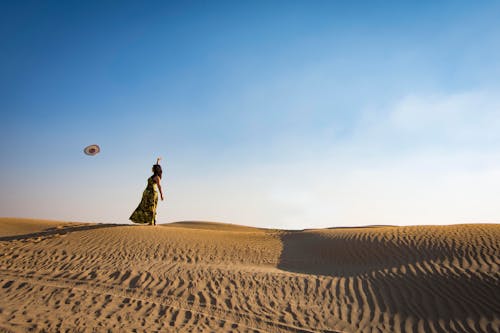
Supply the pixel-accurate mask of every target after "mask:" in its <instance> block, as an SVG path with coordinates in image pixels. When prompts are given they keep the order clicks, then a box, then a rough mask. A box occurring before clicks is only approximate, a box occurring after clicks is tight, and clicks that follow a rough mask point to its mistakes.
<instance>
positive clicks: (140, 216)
mask: <svg viewBox="0 0 500 333" xmlns="http://www.w3.org/2000/svg"><path fill="white" fill-rule="evenodd" d="M156 188H157V185H156V183H155V182H154V180H153V177H149V178H148V186H146V189H145V190H144V192H143V193H142V200H141V202H140V203H139V206H137V208H136V209H135V211H134V212H133V213H132V215H130V220H131V221H132V222H134V223H141V224H151V225H154V224H156V206H157V204H158V193H157V192H156Z"/></svg>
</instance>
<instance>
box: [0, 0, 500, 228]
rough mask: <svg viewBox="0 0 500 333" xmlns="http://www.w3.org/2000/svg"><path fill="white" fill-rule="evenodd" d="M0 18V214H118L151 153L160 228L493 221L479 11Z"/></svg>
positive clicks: (133, 8)
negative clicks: (159, 161) (159, 186)
mask: <svg viewBox="0 0 500 333" xmlns="http://www.w3.org/2000/svg"><path fill="white" fill-rule="evenodd" d="M0 9H1V10H0V22H1V23H0V38H1V40H2V43H0V45H1V46H0V51H1V52H0V110H1V112H2V120H3V121H2V125H1V132H0V135H1V144H0V152H1V154H2V162H1V165H0V168H1V170H0V194H1V198H2V200H1V203H0V215H1V216H25V217H38V218H52V219H65V220H78V221H98V222H117V223H124V222H126V221H127V219H128V216H129V215H130V213H131V211H133V210H134V209H135V206H136V205H137V204H138V202H139V200H140V195H141V193H142V190H143V188H144V186H145V181H146V178H147V177H148V176H149V174H150V167H151V164H152V163H153V162H154V161H155V158H156V156H158V155H160V156H163V158H164V167H165V173H166V174H165V177H164V183H165V184H164V187H165V192H166V201H164V202H163V203H160V207H159V210H158V214H159V215H158V217H159V221H160V222H162V223H166V222H172V221H179V220H193V219H197V220H212V221H224V222H231V223H238V224H247V225H254V226H266V227H279V228H309V227H328V226H341V225H366V224H429V223H463V222H498V219H499V218H500V208H498V207H499V206H498V202H499V200H500V191H498V190H497V189H498V188H499V185H500V157H499V156H498V151H499V148H500V134H499V133H500V121H499V120H498V119H499V118H500V117H499V116H500V97H498V96H500V94H499V92H500V89H499V83H498V78H499V77H500V47H499V46H498V45H500V43H499V36H500V23H498V17H499V14H500V4H499V3H498V2H495V1H481V2H474V3H473V2H465V1H464V2H461V1H182V2H180V1H179V2H173V1H171V2H166V1H147V2H139V1H137V2H132V1H130V2H126V1H123V2H116V1H86V2H77V1H74V2H68V1H58V2H57V1H44V2H40V1H32V2H28V1H18V2H11V3H6V2H3V3H2V4H1V5H0ZM93 143H97V144H99V145H101V148H102V153H101V154H100V155H98V156H96V157H88V156H85V155H83V153H82V149H83V147H85V146H86V145H88V144H93Z"/></svg>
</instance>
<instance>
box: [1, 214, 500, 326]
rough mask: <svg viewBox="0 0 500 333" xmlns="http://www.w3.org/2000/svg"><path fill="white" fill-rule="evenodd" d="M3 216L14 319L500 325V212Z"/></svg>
mask: <svg viewBox="0 0 500 333" xmlns="http://www.w3.org/2000/svg"><path fill="white" fill-rule="evenodd" d="M23 223H24V224H23ZM44 223H45V224H44ZM0 224H2V225H5V226H6V228H5V230H7V229H8V230H9V232H8V233H5V234H3V235H1V234H0V253H1V256H0V299H2V301H1V303H0V327H3V329H4V330H6V331H26V330H28V329H32V330H35V331H42V330H46V331H64V330H70V331H73V330H76V329H78V330H79V331H107V330H108V329H111V331H117V332H119V331H124V330H126V331H132V330H134V329H135V330H137V331H165V332H213V331H220V332H230V331H233V332H500V275H499V265H500V227H499V226H498V225H461V226H448V227H404V228H403V227H372V228H352V229H327V230H308V231H301V232H284V231H277V230H261V229H254V228H247V227H238V226H231V225H219V224H213V223H212V224H205V223H181V224H175V225H171V226H161V227H160V226H158V227H156V228H153V227H141V226H118V225H94V224H67V223H66V224H48V222H41V221H38V222H37V221H23V220H7V219H3V220H0ZM13 225H15V226H17V229H18V230H17V233H16V228H15V227H13ZM0 230H2V229H1V228H0Z"/></svg>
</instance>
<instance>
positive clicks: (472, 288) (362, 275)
mask: <svg viewBox="0 0 500 333" xmlns="http://www.w3.org/2000/svg"><path fill="white" fill-rule="evenodd" d="M281 241H282V245H283V250H282V253H281V256H280V259H279V263H278V268H280V269H282V270H285V271H289V272H295V273H302V274H309V275H324V276H331V277H336V278H339V279H338V280H336V281H335V282H334V284H333V287H332V289H331V290H332V292H333V293H334V295H335V297H337V298H338V299H342V297H346V296H348V297H350V299H351V300H352V301H353V302H355V303H357V304H359V305H360V306H362V305H363V304H366V305H368V308H370V309H375V308H379V309H380V311H382V312H389V313H399V314H401V315H402V316H403V317H409V316H415V314H417V317H420V318H426V319H431V320H425V321H424V322H423V325H424V327H423V328H424V330H423V331H425V332H428V331H429V332H430V331H433V330H432V329H431V327H430V326H429V325H430V324H429V322H434V323H436V322H438V321H442V322H441V323H440V325H442V326H443V327H445V329H444V330H438V331H450V332H451V331H455V330H454V329H453V327H452V326H450V325H452V324H450V323H455V324H456V323H460V324H458V326H464V327H465V329H464V331H468V332H476V331H477V332H479V331H481V330H482V329H481V328H480V327H479V326H478V325H479V324H478V323H479V322H480V319H481V317H482V316H484V317H483V319H484V318H486V319H487V320H489V321H493V319H494V318H498V313H500V273H498V272H495V271H494V269H493V267H494V266H493V265H491V263H489V265H490V267H489V268H484V271H482V270H481V269H479V267H480V266H479V263H478V262H477V261H476V260H477V259H478V257H479V256H484V257H483V258H482V259H481V260H485V262H483V263H482V264H481V265H488V262H490V261H496V260H497V259H495V257H494V256H495V254H494V253H495V251H497V249H495V248H492V249H491V251H488V250H485V249H484V248H480V246H477V245H470V246H463V245H462V246H458V245H456V244H455V242H453V240H450V241H448V242H439V241H436V240H429V241H427V242H426V241H422V240H420V241H419V242H416V241H415V240H414V239H412V237H404V236H398V237H397V238H392V239H384V238H376V237H373V235H369V233H367V234H363V233H356V234H352V235H350V234H347V235H346V234H339V235H332V234H330V235H325V233H324V232H323V233H322V232H315V231H312V230H311V231H305V232H304V231H297V232H287V233H284V234H282V235H281ZM493 247H495V246H494V245H493ZM487 252H488V253H487ZM496 253H498V252H496ZM488 256H493V257H490V258H488ZM453 261H454V262H455V265H462V263H463V262H465V263H468V264H466V265H465V267H457V266H453V267H451V266H449V263H450V262H453ZM440 263H441V264H440ZM435 264H437V265H435ZM469 264H470V265H472V266H477V269H476V268H474V269H469V268H467V267H469V266H468V265H469ZM305 280H307V279H305ZM443 321H444V322H443ZM404 324H405V323H401V325H404ZM417 324H418V322H417V321H415V322H414V323H411V324H410V326H412V330H413V331H417ZM488 325H490V324H488ZM488 327H489V326H488ZM489 328H490V329H491V327H489ZM400 330H401V331H402V332H403V331H407V328H405V327H403V326H401V327H400ZM486 331H488V332H489V331H490V330H488V329H487V330H486ZM491 331H492V332H493V329H491Z"/></svg>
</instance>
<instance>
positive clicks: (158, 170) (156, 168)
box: [153, 164, 162, 178]
mask: <svg viewBox="0 0 500 333" xmlns="http://www.w3.org/2000/svg"><path fill="white" fill-rule="evenodd" d="M153 174H154V176H158V177H160V178H161V174H162V170H161V165H159V164H155V165H153Z"/></svg>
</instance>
